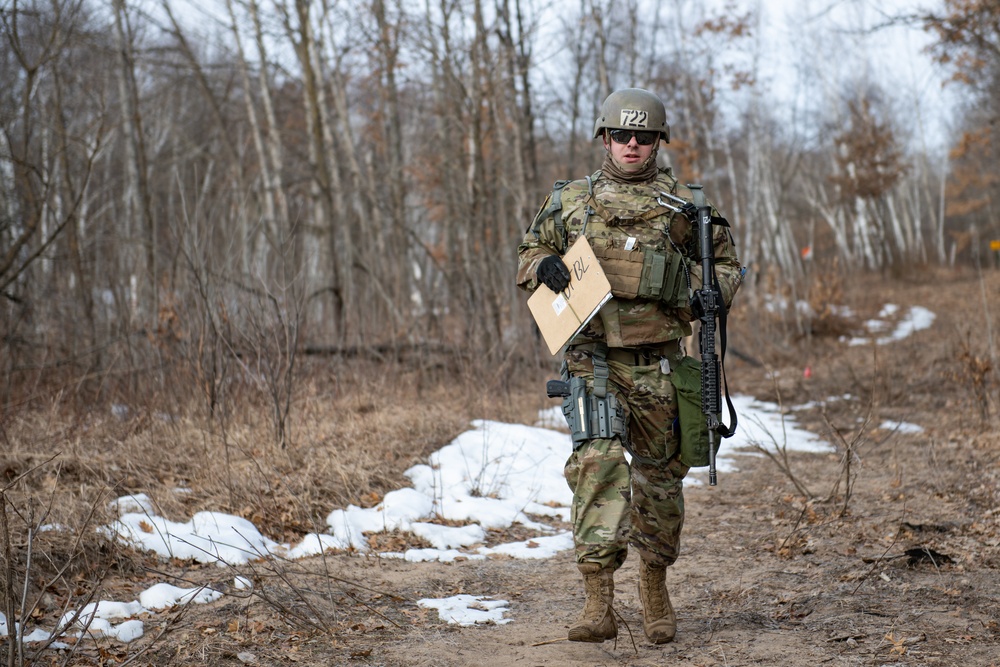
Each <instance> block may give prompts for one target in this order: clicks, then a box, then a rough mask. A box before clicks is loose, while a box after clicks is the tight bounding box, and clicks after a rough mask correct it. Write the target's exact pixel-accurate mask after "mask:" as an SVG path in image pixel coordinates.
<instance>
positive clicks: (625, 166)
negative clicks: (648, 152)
mask: <svg viewBox="0 0 1000 667" xmlns="http://www.w3.org/2000/svg"><path fill="white" fill-rule="evenodd" d="M615 162H618V160H615ZM643 164H644V163H643V162H630V163H622V162H618V168H619V169H621V170H622V171H627V172H629V173H631V172H633V171H639V170H640V169H642V165H643Z"/></svg>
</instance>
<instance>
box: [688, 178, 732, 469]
mask: <svg viewBox="0 0 1000 667" xmlns="http://www.w3.org/2000/svg"><path fill="white" fill-rule="evenodd" d="M688 188H689V189H690V190H691V195H692V200H693V201H694V205H695V207H696V208H697V209H698V215H697V220H696V223H695V224H696V226H697V234H698V253H699V260H700V262H701V289H699V290H695V292H694V294H693V295H692V307H693V308H694V310H695V314H696V315H697V316H698V319H699V320H700V322H701V327H700V328H699V331H698V349H699V350H700V352H701V411H702V413H703V414H704V415H705V424H706V425H707V426H708V484H709V486H715V485H716V483H717V479H716V470H715V455H716V452H717V451H718V446H719V436H722V437H723V438H729V437H732V435H733V434H734V433H735V432H736V409H735V408H734V407H733V402H732V400H731V399H730V398H729V387H728V383H727V386H726V402H727V403H728V404H729V416H730V417H731V418H732V426H730V427H728V428H727V427H726V426H725V424H723V423H722V419H721V414H722V405H721V403H722V400H721V396H722V382H721V381H724V379H725V368H724V366H723V365H722V362H721V360H720V356H719V355H718V354H716V352H715V334H716V321H718V323H719V328H718V332H719V341H720V343H721V348H722V350H721V351H722V359H724V358H725V355H726V306H725V304H724V303H722V291H721V290H720V289H719V280H718V278H717V277H716V275H715V246H714V244H713V243H712V236H713V235H712V209H711V207H710V206H708V204H707V202H706V200H705V193H704V191H703V190H702V187H701V186H700V185H688ZM720 369H721V371H722V374H721V376H720Z"/></svg>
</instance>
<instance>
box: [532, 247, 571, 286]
mask: <svg viewBox="0 0 1000 667" xmlns="http://www.w3.org/2000/svg"><path fill="white" fill-rule="evenodd" d="M535 278H537V279H538V282H540V283H542V284H543V285H545V286H546V287H548V288H549V289H550V290H552V291H553V292H562V291H563V290H564V289H566V288H567V287H569V269H567V268H566V264H565V263H564V262H563V261H562V257H559V256H558V255H549V256H548V257H546V258H545V259H543V260H542V261H541V262H539V263H538V269H537V270H536V271H535Z"/></svg>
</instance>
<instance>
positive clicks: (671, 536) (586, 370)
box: [563, 351, 688, 569]
mask: <svg viewBox="0 0 1000 667" xmlns="http://www.w3.org/2000/svg"><path fill="white" fill-rule="evenodd" d="M679 359H680V358H679V357H678V358H676V359H672V360H671V361H672V362H677V361H679ZM566 362H567V365H568V367H569V372H570V375H572V376H574V377H583V378H585V379H586V380H587V387H588V390H591V389H593V380H594V366H593V362H592V360H591V358H590V355H589V354H588V353H586V352H581V351H570V352H568V353H567V354H566ZM608 368H609V371H610V378H609V385H608V389H609V391H614V392H615V394H616V396H617V397H618V398H619V399H620V401H621V402H622V403H623V404H624V406H625V411H626V418H627V419H626V423H627V424H628V438H629V450H630V451H631V452H632V453H634V454H635V456H634V457H633V458H632V462H631V464H629V463H628V462H627V460H626V458H625V451H624V450H623V448H622V444H621V442H620V441H619V438H613V439H603V438H595V439H592V440H587V441H585V442H584V443H583V444H582V446H580V447H579V448H578V449H576V450H574V451H573V453H572V454H571V455H570V457H569V459H568V460H567V461H566V466H565V468H564V471H563V472H564V475H565V477H566V481H567V482H568V483H569V487H570V489H571V490H572V491H573V506H572V522H573V539H574V543H575V547H576V560H577V562H578V563H585V562H587V563H600V564H601V566H602V567H612V568H615V569H617V568H618V567H620V566H621V564H622V563H623V562H624V561H625V557H626V555H627V552H628V545H630V544H631V545H632V547H634V548H635V549H636V550H638V552H639V554H640V555H641V557H642V558H643V559H646V560H649V561H651V562H653V563H657V564H662V565H672V564H673V563H674V561H676V560H677V556H678V553H679V551H680V537H681V528H682V527H683V525H684V495H683V485H684V483H683V479H684V476H685V475H687V472H688V467H687V466H685V465H684V464H682V463H681V462H680V461H679V460H677V458H676V457H677V455H678V454H679V442H678V439H677V437H676V436H675V434H674V430H673V424H674V419H675V418H676V417H677V393H676V390H675V389H674V386H673V385H672V384H671V383H670V376H669V375H668V374H666V373H664V372H663V371H662V370H661V367H660V364H659V363H658V361H657V360H655V359H654V360H653V363H652V364H651V365H645V366H632V365H626V364H621V363H617V362H615V361H608Z"/></svg>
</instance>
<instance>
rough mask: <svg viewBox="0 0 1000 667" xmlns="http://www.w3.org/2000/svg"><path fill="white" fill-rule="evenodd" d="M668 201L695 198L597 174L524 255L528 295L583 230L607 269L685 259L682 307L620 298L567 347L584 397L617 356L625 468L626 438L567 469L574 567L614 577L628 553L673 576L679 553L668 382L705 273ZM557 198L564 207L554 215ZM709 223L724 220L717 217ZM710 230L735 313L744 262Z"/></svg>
mask: <svg viewBox="0 0 1000 667" xmlns="http://www.w3.org/2000/svg"><path fill="white" fill-rule="evenodd" d="M665 192H667V193H671V194H673V195H675V196H679V197H681V198H683V199H685V200H687V201H690V200H691V192H690V191H689V190H688V189H687V188H686V187H684V186H682V185H680V184H678V182H677V180H676V179H675V178H674V177H673V175H672V174H671V173H670V171H669V170H663V169H661V170H659V172H658V173H657V175H656V176H655V178H654V179H653V180H651V181H647V182H643V183H625V182H619V181H617V180H612V179H611V178H609V177H607V176H605V175H603V174H602V173H601V172H597V173H596V174H594V175H593V176H591V177H590V178H588V179H581V180H577V181H573V182H571V183H569V184H566V185H565V186H564V187H562V188H561V189H560V190H559V191H558V192H557V193H553V194H552V195H550V196H549V198H548V199H547V200H546V202H545V204H543V206H542V209H541V210H540V212H539V215H538V216H537V217H536V219H535V221H534V223H533V224H532V226H531V227H530V228H529V229H528V231H527V233H526V234H525V236H524V239H523V241H522V242H521V244H520V246H519V247H518V258H519V263H518V273H517V284H518V285H519V286H520V287H522V288H523V289H526V290H528V291H533V290H534V289H535V288H536V287H538V281H537V279H536V270H537V267H538V264H539V263H540V262H541V260H543V259H544V258H545V257H547V256H549V255H553V254H557V255H561V254H563V253H564V252H565V251H566V249H567V248H568V247H569V245H571V244H572V243H573V241H575V240H576V239H577V238H578V237H579V235H580V234H581V233H583V232H584V229H585V234H586V237H587V239H588V241H589V242H590V244H591V245H592V246H593V247H594V251H595V254H597V256H598V258H599V261H601V264H602V267H603V266H605V261H606V260H605V258H606V257H608V256H610V255H613V254H614V252H615V251H622V250H624V249H628V250H635V249H643V248H649V249H652V250H655V251H658V252H661V253H665V254H667V255H671V254H673V253H680V254H681V256H682V257H684V258H685V262H684V264H686V269H687V271H686V272H685V275H684V276H683V278H684V284H683V289H682V290H681V292H680V293H679V295H678V298H677V299H673V300H670V299H667V301H666V302H665V301H664V300H663V299H661V298H658V299H642V298H623V297H620V296H618V295H616V296H615V298H612V299H611V300H610V301H609V302H608V303H607V304H605V306H604V307H603V308H602V309H601V311H600V313H599V314H598V316H597V317H595V318H594V319H592V320H591V322H590V323H589V324H588V326H587V327H586V328H584V330H583V331H581V332H580V333H579V334H578V335H577V336H576V337H575V338H574V339H573V340H571V341H570V342H569V344H568V345H567V348H566V352H565V357H564V359H565V362H566V366H567V369H568V372H569V374H570V375H571V376H573V377H584V378H586V380H587V385H588V389H592V388H593V381H594V363H593V358H592V357H593V354H592V353H593V349H594V344H595V343H599V342H603V343H606V344H607V345H608V347H609V348H610V349H609V353H608V368H609V371H610V377H609V391H614V392H615V394H616V396H617V397H618V399H619V401H621V402H622V403H623V404H624V409H625V413H626V417H627V422H626V423H627V434H626V439H627V442H626V443H624V444H625V446H627V448H628V451H629V452H630V453H631V455H632V463H631V467H630V466H629V464H628V463H627V462H626V458H625V454H624V451H623V443H622V442H621V438H618V437H616V438H613V439H600V438H597V439H591V440H587V441H585V442H584V443H583V445H582V446H580V447H579V448H578V449H576V450H575V451H573V453H572V454H571V455H570V457H569V460H568V461H567V462H566V466H565V471H564V472H565V476H566V480H567V482H568V483H569V486H570V488H571V489H572V490H573V507H572V522H573V534H574V540H575V544H576V559H577V563H579V564H583V563H597V564H600V566H601V567H602V568H612V569H617V568H618V567H620V566H621V564H622V563H623V562H624V560H625V557H626V554H627V546H628V544H631V545H632V546H633V547H635V548H636V549H637V550H638V551H639V553H640V555H641V556H642V558H643V560H648V561H649V562H650V563H654V564H657V565H660V566H666V565H671V564H672V563H673V562H674V561H675V560H676V559H677V556H678V552H679V549H680V533H681V527H682V525H683V523H684V496H683V492H682V487H683V481H682V480H683V479H684V476H685V475H686V474H687V472H688V467H687V466H686V465H684V464H683V463H681V462H680V460H678V437H677V435H676V434H675V432H674V420H675V418H676V417H677V406H676V401H677V395H676V390H675V389H674V387H673V385H672V384H671V382H670V377H669V372H670V368H675V367H676V364H677V363H678V362H679V361H680V359H681V358H682V357H683V354H684V353H683V350H681V349H680V339H681V338H683V337H684V336H688V335H690V334H691V324H690V322H691V320H692V319H694V318H693V315H692V312H691V310H690V308H689V307H688V305H687V304H688V295H689V292H688V287H689V285H688V281H690V287H691V288H693V289H698V288H700V287H701V271H700V266H699V265H698V264H697V261H696V259H695V250H694V245H695V243H694V240H693V239H692V235H693V227H692V225H691V223H690V222H689V220H688V219H687V217H686V216H684V215H683V214H680V213H675V212H674V211H671V210H670V208H669V207H666V206H664V204H663V199H662V196H663V193H665ZM554 197H558V199H559V203H560V204H561V208H559V207H557V208H558V210H557V211H555V212H553V211H552V208H553V207H552V206H551V205H552V202H553V198H554ZM658 199H659V201H658ZM713 215H714V216H717V215H718V213H717V212H715V211H714V209H713ZM714 230H715V234H714V237H713V243H714V246H715V258H716V262H717V264H716V270H717V274H718V278H719V286H720V289H721V291H722V296H723V299H724V301H725V303H726V305H727V306H728V305H729V304H730V303H731V302H732V298H733V295H734V293H735V292H736V289H737V288H738V286H739V281H740V264H739V261H738V260H737V258H736V253H735V248H734V244H733V242H732V237H731V235H730V233H729V230H728V229H727V228H726V227H724V226H715V227H714ZM630 239H631V240H630Z"/></svg>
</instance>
